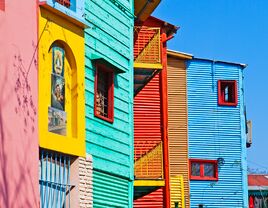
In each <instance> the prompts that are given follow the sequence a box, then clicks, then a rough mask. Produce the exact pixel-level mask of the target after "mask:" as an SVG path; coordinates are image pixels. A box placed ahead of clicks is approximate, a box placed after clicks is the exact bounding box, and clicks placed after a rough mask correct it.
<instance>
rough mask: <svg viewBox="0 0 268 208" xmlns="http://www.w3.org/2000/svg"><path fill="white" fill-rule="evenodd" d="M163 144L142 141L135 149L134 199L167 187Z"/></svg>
mask: <svg viewBox="0 0 268 208" xmlns="http://www.w3.org/2000/svg"><path fill="white" fill-rule="evenodd" d="M162 148H163V147H162V142H160V143H159V142H158V143H157V142H153V141H140V142H135V147H134V161H135V162H134V175H135V181H134V187H135V188H134V199H138V198H140V197H142V196H144V195H147V194H148V193H151V192H153V191H155V190H157V189H158V188H160V187H163V186H164V185H165V181H164V172H163V151H162Z"/></svg>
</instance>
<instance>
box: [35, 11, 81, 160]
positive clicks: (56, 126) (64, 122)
mask: <svg viewBox="0 0 268 208" xmlns="http://www.w3.org/2000/svg"><path fill="white" fill-rule="evenodd" d="M58 13H59V14H57V11H56V10H55V11H53V9H47V8H46V7H42V6H40V9H39V51H38V60H39V63H38V79H39V80H38V83H39V89H38V94H39V100H38V102H39V103H38V113H39V123H38V125H39V145H40V147H41V148H45V149H49V150H53V151H58V152H61V153H65V154H70V155H75V156H82V157H85V116H84V115H85V96H84V90H85V87H84V83H85V81H84V77H85V71H84V67H85V62H84V54H85V50H84V28H83V27H81V25H79V24H75V22H72V21H68V18H66V17H64V16H63V15H62V14H60V12H58ZM79 115H80V116H79Z"/></svg>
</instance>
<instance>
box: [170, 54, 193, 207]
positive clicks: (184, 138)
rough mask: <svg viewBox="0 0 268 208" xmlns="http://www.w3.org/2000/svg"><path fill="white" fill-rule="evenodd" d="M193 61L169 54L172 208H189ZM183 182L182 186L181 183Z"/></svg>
mask: <svg viewBox="0 0 268 208" xmlns="http://www.w3.org/2000/svg"><path fill="white" fill-rule="evenodd" d="M191 59H192V55H189V54H185V53H181V52H177V51H171V50H168V53H167V85H168V88H167V91H168V146H169V169H170V180H171V183H170V184H171V185H170V186H171V187H170V196H171V205H172V206H171V207H175V203H178V207H187V208H188V207H190V199H189V195H190V193H189V162H188V113H187V112H188V111H187V108H188V106H187V103H188V102H187V70H186V67H187V61H188V60H191ZM181 179H182V181H183V184H181V183H180V181H181ZM182 192H183V193H182ZM183 195H184V196H183ZM178 199H180V200H178Z"/></svg>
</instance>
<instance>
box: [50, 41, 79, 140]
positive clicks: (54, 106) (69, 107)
mask: <svg viewBox="0 0 268 208" xmlns="http://www.w3.org/2000/svg"><path fill="white" fill-rule="evenodd" d="M50 54H51V56H52V68H51V90H50V93H51V96H50V97H51V99H50V101H51V102H50V106H49V108H48V131H49V132H52V133H55V134H59V135H62V136H71V137H77V69H76V62H75V58H74V56H73V53H72V51H71V49H70V48H69V46H68V45H67V44H66V43H64V42H61V41H56V42H54V43H53V45H52V46H51V49H50Z"/></svg>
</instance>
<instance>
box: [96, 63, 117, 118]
mask: <svg viewBox="0 0 268 208" xmlns="http://www.w3.org/2000/svg"><path fill="white" fill-rule="evenodd" d="M94 109H95V110H94V114H95V116H96V117H99V118H101V119H103V120H106V121H108V122H111V123H112V122H113V119H114V118H113V117H114V73H113V71H112V69H110V68H108V67H106V66H105V65H102V64H97V65H96V74H95V104H94Z"/></svg>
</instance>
